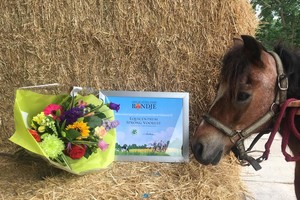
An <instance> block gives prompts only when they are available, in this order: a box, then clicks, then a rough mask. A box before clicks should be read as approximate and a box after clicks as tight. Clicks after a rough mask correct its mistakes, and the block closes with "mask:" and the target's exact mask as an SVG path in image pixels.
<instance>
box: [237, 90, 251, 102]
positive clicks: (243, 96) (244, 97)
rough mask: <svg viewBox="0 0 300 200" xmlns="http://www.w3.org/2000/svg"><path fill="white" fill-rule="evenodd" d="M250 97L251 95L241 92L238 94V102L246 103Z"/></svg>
mask: <svg viewBox="0 0 300 200" xmlns="http://www.w3.org/2000/svg"><path fill="white" fill-rule="evenodd" d="M249 97H250V94H248V93H246V92H239V93H238V94H237V98H236V100H237V101H240V102H241V101H246V100H247V99H248V98H249Z"/></svg>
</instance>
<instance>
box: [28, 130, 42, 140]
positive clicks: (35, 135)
mask: <svg viewBox="0 0 300 200" xmlns="http://www.w3.org/2000/svg"><path fill="white" fill-rule="evenodd" d="M28 131H29V133H30V134H31V135H32V136H33V137H34V139H35V140H36V141H37V142H40V141H41V136H40V135H39V134H38V132H37V131H36V130H32V129H29V130H28Z"/></svg>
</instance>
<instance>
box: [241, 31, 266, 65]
mask: <svg viewBox="0 0 300 200" xmlns="http://www.w3.org/2000/svg"><path fill="white" fill-rule="evenodd" d="M241 37H242V39H243V42H244V52H245V54H246V55H247V57H248V58H249V60H250V61H251V62H252V63H255V64H257V63H258V62H261V60H260V54H261V51H262V50H263V49H264V48H263V46H262V45H261V44H260V42H258V41H257V40H256V39H255V38H254V37H252V36H249V35H242V36H241Z"/></svg>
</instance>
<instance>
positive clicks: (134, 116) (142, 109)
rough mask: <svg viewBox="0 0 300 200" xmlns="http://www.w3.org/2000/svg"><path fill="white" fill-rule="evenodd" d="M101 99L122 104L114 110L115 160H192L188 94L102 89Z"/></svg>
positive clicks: (100, 92)
mask: <svg viewBox="0 0 300 200" xmlns="http://www.w3.org/2000/svg"><path fill="white" fill-rule="evenodd" d="M99 98H100V99H102V100H103V101H104V103H110V102H113V103H116V104H121V105H120V110H119V111H118V112H115V119H116V120H119V121H120V125H119V126H118V127H117V128H116V129H117V142H116V151H115V160H116V161H134V162H138V161H146V162H188V161H189V93H187V92H144V91H99ZM123 109H124V110H123ZM168 125H170V126H168ZM125 130H126V131H125ZM128 130H132V131H128ZM138 134H139V135H138ZM118 135H119V137H120V139H119V140H118ZM136 135H138V136H136ZM134 137H136V138H137V139H132V138H134ZM121 138H122V139H121ZM158 138H160V139H158ZM126 141H127V142H128V144H127V143H126ZM142 141H143V142H142ZM133 142H135V143H133ZM138 142H140V144H137V143H138ZM147 142H148V143H147ZM134 145H135V146H134ZM124 147H125V148H124ZM134 147H136V149H134ZM126 148H127V149H126ZM123 150H124V151H125V152H124V151H123ZM142 152H144V153H142Z"/></svg>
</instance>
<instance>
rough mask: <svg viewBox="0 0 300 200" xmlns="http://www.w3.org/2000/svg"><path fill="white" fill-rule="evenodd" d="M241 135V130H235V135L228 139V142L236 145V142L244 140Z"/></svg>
mask: <svg viewBox="0 0 300 200" xmlns="http://www.w3.org/2000/svg"><path fill="white" fill-rule="evenodd" d="M241 133H242V130H235V134H234V135H233V136H231V137H230V141H231V142H232V143H233V144H237V143H238V142H240V141H242V140H244V136H243V135H242V134H241ZM237 136H238V137H239V138H238V140H236V141H235V140H234V139H235V138H236V137H237Z"/></svg>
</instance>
